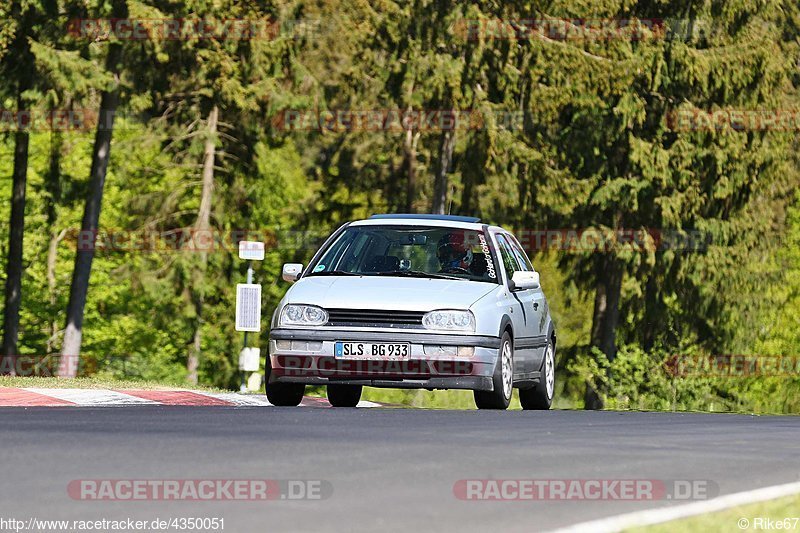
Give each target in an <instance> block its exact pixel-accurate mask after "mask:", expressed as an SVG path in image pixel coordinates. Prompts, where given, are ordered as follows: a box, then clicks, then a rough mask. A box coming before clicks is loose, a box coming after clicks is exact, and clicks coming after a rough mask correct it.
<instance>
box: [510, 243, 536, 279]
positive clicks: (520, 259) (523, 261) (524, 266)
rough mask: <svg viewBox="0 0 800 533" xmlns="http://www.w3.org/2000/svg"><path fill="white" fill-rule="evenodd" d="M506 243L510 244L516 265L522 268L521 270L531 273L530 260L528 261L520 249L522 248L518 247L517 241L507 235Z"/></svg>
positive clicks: (531, 265)
mask: <svg viewBox="0 0 800 533" xmlns="http://www.w3.org/2000/svg"><path fill="white" fill-rule="evenodd" d="M508 242H509V243H510V244H511V249H512V250H513V252H514V257H516V258H517V263H519V264H520V266H522V270H527V271H528V272H533V270H534V268H533V264H531V260H530V259H528V256H527V254H525V251H524V250H523V249H522V246H520V245H519V241H517V239H516V238H515V237H514V236H513V235H509V238H508Z"/></svg>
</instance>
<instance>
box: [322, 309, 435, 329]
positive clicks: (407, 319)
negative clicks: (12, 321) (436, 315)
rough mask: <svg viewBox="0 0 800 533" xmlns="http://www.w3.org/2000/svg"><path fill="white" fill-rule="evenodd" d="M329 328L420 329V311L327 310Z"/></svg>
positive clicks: (421, 314)
mask: <svg viewBox="0 0 800 533" xmlns="http://www.w3.org/2000/svg"><path fill="white" fill-rule="evenodd" d="M327 311H328V325H329V326H360V327H380V328H418V327H422V317H423V315H424V314H425V313H423V312H422V311H383V310H378V309H328V310H327Z"/></svg>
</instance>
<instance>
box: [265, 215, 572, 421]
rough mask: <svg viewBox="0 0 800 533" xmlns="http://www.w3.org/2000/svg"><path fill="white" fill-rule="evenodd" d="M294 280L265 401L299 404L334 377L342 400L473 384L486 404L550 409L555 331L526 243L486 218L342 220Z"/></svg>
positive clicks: (281, 310) (288, 275) (275, 340)
mask: <svg viewBox="0 0 800 533" xmlns="http://www.w3.org/2000/svg"><path fill="white" fill-rule="evenodd" d="M283 279H284V280H286V281H289V282H292V283H294V286H292V287H291V288H290V289H289V291H288V292H287V293H286V295H285V296H284V297H283V299H282V300H281V301H280V303H279V304H278V307H277V309H275V313H274V315H273V317H272V324H271V331H270V341H269V358H268V364H267V367H268V368H267V375H268V377H267V386H266V392H267V397H268V399H269V401H270V402H271V403H273V404H274V405H287V406H288V405H298V404H299V403H300V401H301V399H302V397H303V393H304V391H305V386H306V385H326V386H327V393H328V400H329V401H330V403H331V405H333V406H335V407H353V406H355V405H356V404H357V403H358V402H359V400H360V398H361V389H362V387H363V386H370V387H389V388H423V389H429V390H433V389H469V390H472V391H474V395H475V404H476V405H477V406H478V408H480V409H505V408H507V407H508V404H509V402H510V400H511V392H512V388H514V387H516V388H518V389H519V398H520V403H521V404H522V407H523V409H549V408H550V405H551V403H552V400H553V391H554V384H555V364H554V359H555V349H556V333H555V327H554V325H553V321H552V319H551V317H550V312H549V309H548V305H547V299H546V298H545V296H544V292H542V288H541V286H540V284H539V273H538V272H536V271H535V270H534V268H533V266H532V265H531V262H530V260H529V259H528V256H527V255H526V254H525V252H524V251H523V249H522V247H521V246H520V244H519V242H518V241H517V239H516V238H515V237H514V236H513V235H512V234H511V233H509V232H508V231H506V230H504V229H503V228H500V227H497V226H488V225H486V224H481V222H480V220H479V219H477V218H470V217H458V216H449V215H374V216H372V217H370V218H369V219H367V220H358V221H355V222H349V223H347V224H344V225H343V226H342V227H340V228H339V229H338V230H336V231H335V232H334V233H333V234H332V235H331V236H330V237H329V238H328V239H327V240H326V241H325V243H324V244H323V245H322V248H320V250H319V251H318V252H317V253H316V255H314V257H313V259H312V260H311V263H309V265H308V266H307V267H305V269H304V268H303V265H301V264H295V263H289V264H286V265H284V267H283Z"/></svg>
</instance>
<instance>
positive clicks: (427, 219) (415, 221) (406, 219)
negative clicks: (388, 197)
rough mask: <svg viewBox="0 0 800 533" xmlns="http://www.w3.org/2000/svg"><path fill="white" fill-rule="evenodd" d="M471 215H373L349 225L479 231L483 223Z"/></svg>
mask: <svg viewBox="0 0 800 533" xmlns="http://www.w3.org/2000/svg"><path fill="white" fill-rule="evenodd" d="M479 220H480V219H478V218H473V217H456V216H452V215H373V216H371V217H369V218H367V219H364V220H355V221H353V222H351V223H350V225H351V226H388V225H391V226H433V227H442V228H460V229H471V230H477V231H481V230H482V229H483V226H484V224H481V223H480V222H479Z"/></svg>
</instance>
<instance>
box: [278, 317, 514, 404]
mask: <svg viewBox="0 0 800 533" xmlns="http://www.w3.org/2000/svg"><path fill="white" fill-rule="evenodd" d="M338 341H350V342H392V343H397V342H407V343H409V345H410V354H409V357H408V359H406V360H398V359H394V360H390V359H344V358H336V357H335V355H334V345H335V343H336V342H338ZM440 347H444V348H445V349H449V348H451V347H462V348H464V347H469V348H471V349H472V352H473V353H472V355H471V356H457V355H450V354H443V353H442V349H441V348H440ZM499 347H500V339H499V338H498V337H489V336H483V335H459V334H439V333H425V332H410V331H352V330H334V329H290V328H280V329H274V330H272V331H271V332H270V342H269V357H270V366H271V372H270V382H281V383H304V384H307V385H327V384H330V383H348V384H353V385H366V386H370V387H387V388H414V389H469V390H485V391H491V390H493V383H492V375H493V374H494V369H495V365H496V362H497V357H498V349H499Z"/></svg>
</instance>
